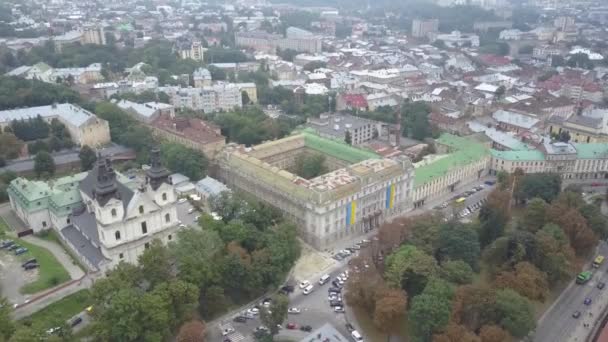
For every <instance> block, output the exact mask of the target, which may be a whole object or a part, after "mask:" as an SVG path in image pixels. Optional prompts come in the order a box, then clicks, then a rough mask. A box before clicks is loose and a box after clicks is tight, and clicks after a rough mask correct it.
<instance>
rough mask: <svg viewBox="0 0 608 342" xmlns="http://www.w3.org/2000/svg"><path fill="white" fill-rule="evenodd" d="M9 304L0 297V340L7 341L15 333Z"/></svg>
mask: <svg viewBox="0 0 608 342" xmlns="http://www.w3.org/2000/svg"><path fill="white" fill-rule="evenodd" d="M11 315H12V309H11V305H10V303H9V302H8V301H7V300H6V298H4V297H0V340H3V341H5V340H8V339H9V337H11V335H13V333H14V332H15V323H14V322H13V319H12V316H11Z"/></svg>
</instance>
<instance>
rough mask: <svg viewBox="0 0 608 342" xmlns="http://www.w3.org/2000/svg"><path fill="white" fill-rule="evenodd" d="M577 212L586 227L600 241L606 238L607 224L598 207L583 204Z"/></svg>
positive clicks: (607, 233) (607, 232)
mask: <svg viewBox="0 0 608 342" xmlns="http://www.w3.org/2000/svg"><path fill="white" fill-rule="evenodd" d="M578 210H579V212H580V213H581V215H583V217H584V218H585V220H587V226H588V227H589V228H591V230H593V232H594V233H595V234H596V235H597V236H598V237H599V238H600V239H605V238H606V237H607V236H608V222H607V221H606V218H605V217H604V215H602V212H601V210H600V208H599V206H597V205H594V204H583V205H582V206H581V207H580V208H579V209H578Z"/></svg>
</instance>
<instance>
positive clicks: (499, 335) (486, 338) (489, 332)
mask: <svg viewBox="0 0 608 342" xmlns="http://www.w3.org/2000/svg"><path fill="white" fill-rule="evenodd" d="M479 337H480V338H481V342H503V341H509V339H510V338H511V336H509V333H508V332H506V331H505V330H504V329H502V328H501V327H499V326H498V325H484V326H483V327H481V330H480V331H479Z"/></svg>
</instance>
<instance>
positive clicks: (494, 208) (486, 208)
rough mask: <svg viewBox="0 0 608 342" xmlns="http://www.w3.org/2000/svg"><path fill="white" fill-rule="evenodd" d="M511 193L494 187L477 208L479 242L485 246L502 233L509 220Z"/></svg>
mask: <svg viewBox="0 0 608 342" xmlns="http://www.w3.org/2000/svg"><path fill="white" fill-rule="evenodd" d="M510 199H511V194H510V193H509V192H508V191H501V190H499V189H496V190H494V191H492V192H491V193H490V195H489V196H488V201H487V202H486V203H484V204H483V206H482V207H481V209H480V210H479V222H480V227H479V242H480V244H481V247H485V246H487V245H489V244H491V243H492V242H494V240H496V239H497V238H499V237H501V236H502V235H503V233H504V230H505V227H506V225H507V222H508V221H509V217H510V212H511V208H510V207H509V203H510Z"/></svg>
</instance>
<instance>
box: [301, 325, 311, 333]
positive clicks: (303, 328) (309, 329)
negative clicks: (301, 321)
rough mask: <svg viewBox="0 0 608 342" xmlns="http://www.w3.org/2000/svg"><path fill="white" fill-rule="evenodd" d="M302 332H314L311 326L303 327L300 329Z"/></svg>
mask: <svg viewBox="0 0 608 342" xmlns="http://www.w3.org/2000/svg"><path fill="white" fill-rule="evenodd" d="M300 330H302V331H306V332H311V331H312V327H311V326H310V325H303V326H301V327H300Z"/></svg>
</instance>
